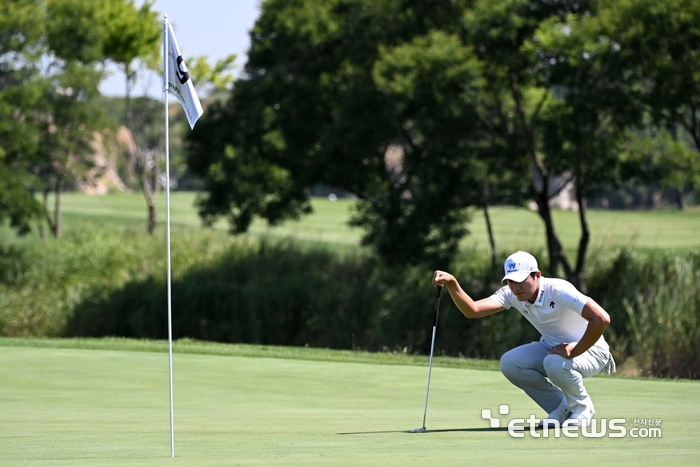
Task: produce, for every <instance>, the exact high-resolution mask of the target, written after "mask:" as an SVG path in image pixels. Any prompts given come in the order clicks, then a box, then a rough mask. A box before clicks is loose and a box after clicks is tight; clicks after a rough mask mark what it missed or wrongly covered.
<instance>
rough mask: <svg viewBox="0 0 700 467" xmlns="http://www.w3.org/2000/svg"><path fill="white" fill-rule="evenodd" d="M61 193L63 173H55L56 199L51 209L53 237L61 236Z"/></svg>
mask: <svg viewBox="0 0 700 467" xmlns="http://www.w3.org/2000/svg"><path fill="white" fill-rule="evenodd" d="M62 193H63V174H61V173H58V174H56V199H55V200H54V211H53V218H54V223H53V226H54V228H53V236H54V237H55V238H61V233H62V232H61V231H62V224H61V194H62Z"/></svg>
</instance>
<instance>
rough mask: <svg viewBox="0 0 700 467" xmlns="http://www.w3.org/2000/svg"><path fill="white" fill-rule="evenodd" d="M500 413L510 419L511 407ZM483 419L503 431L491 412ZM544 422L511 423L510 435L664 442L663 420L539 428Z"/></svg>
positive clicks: (594, 421) (505, 406) (602, 421)
mask: <svg viewBox="0 0 700 467" xmlns="http://www.w3.org/2000/svg"><path fill="white" fill-rule="evenodd" d="M498 413H499V414H500V415H508V414H509V413H510V406H508V404H503V405H500V406H499V407H498ZM481 418H482V419H484V420H488V421H489V424H490V426H491V428H500V427H501V420H500V419H499V418H494V417H492V416H491V409H482V411H481ZM541 421H542V420H541V419H539V418H536V417H535V416H534V415H530V416H529V417H528V418H513V419H511V420H509V421H508V434H509V435H510V436H512V437H513V438H524V437H525V433H526V432H527V433H529V435H530V436H531V437H533V438H549V436H550V430H552V431H553V432H554V433H553V437H554V438H560V437H561V436H562V435H563V436H565V437H567V438H578V437H579V435H580V436H583V437H584V438H603V437H606V436H607V437H608V438H661V419H660V418H633V419H630V420H629V421H628V420H627V419H624V418H611V419H610V420H608V419H605V418H602V419H600V420H599V419H595V418H593V419H591V421H590V422H589V423H587V424H583V425H582V426H578V425H574V424H573V420H566V421H565V422H564V423H562V424H560V423H559V422H558V421H557V420H548V421H547V423H545V424H544V426H543V427H542V426H540V422H541ZM630 426H631V428H630Z"/></svg>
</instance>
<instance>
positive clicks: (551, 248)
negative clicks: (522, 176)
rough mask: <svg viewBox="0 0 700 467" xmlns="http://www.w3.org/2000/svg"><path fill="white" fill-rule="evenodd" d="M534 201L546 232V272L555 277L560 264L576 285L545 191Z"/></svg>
mask: <svg viewBox="0 0 700 467" xmlns="http://www.w3.org/2000/svg"><path fill="white" fill-rule="evenodd" d="M545 186H546V185H545ZM536 202H537V208H538V209H537V211H538V213H539V215H540V217H541V218H542V221H543V222H544V226H545V232H546V234H547V252H548V253H549V270H548V274H549V275H550V276H551V277H557V273H558V270H559V265H561V266H562V268H563V269H564V274H565V276H566V279H567V280H568V281H569V282H571V283H572V284H574V285H575V286H576V287H578V285H579V284H578V280H577V279H576V277H575V276H574V273H573V271H572V270H571V266H570V265H569V261H568V260H567V259H566V254H565V253H564V247H563V246H562V244H561V241H560V240H559V237H558V236H557V233H556V230H555V229H554V221H553V219H552V211H551V209H550V207H549V197H548V196H547V193H546V192H541V193H539V196H538V198H537V199H536Z"/></svg>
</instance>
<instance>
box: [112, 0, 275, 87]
mask: <svg viewBox="0 0 700 467" xmlns="http://www.w3.org/2000/svg"><path fill="white" fill-rule="evenodd" d="M260 1H261V0H156V1H155V3H154V5H153V7H152V10H153V11H157V12H159V13H160V14H159V16H160V18H161V19H162V17H163V14H167V15H168V21H169V22H170V23H171V24H172V25H173V29H174V30H175V37H176V38H177V43H178V45H179V46H180V50H181V51H182V56H183V58H184V59H185V64H187V63H188V62H187V57H193V56H201V55H207V56H208V57H209V59H210V63H213V62H215V61H216V60H219V59H222V58H225V57H226V56H228V55H230V54H232V53H235V54H236V55H237V57H236V61H235V67H236V70H235V71H234V74H237V72H238V71H240V70H241V69H242V68H243V65H244V64H245V62H246V56H247V51H248V47H249V46H250V39H249V37H248V32H249V31H250V29H252V27H253V25H254V24H255V20H256V19H257V18H258V16H259V14H260V7H259V3H260ZM135 3H136V4H137V5H139V6H140V5H142V4H143V0H136V2H135ZM161 30H162V26H161ZM108 71H109V72H110V73H111V76H110V77H108V78H107V79H105V80H104V81H103V82H102V84H101V85H100V92H101V93H102V94H104V95H107V96H123V95H124V86H125V81H124V80H125V78H124V73H123V72H121V71H120V70H119V69H118V68H117V67H116V66H112V65H110V66H109V67H108ZM192 80H193V81H194V83H195V86H196V84H197V77H196V76H193V77H192ZM162 86H163V84H162V77H161V76H158V75H157V74H155V73H151V72H149V73H148V74H147V76H145V77H142V79H141V80H140V81H139V82H137V83H136V85H135V86H134V87H133V90H132V95H134V96H137V95H143V92H144V88H145V89H146V90H147V92H148V94H149V95H150V96H152V97H158V96H161V95H162V94H163V93H162Z"/></svg>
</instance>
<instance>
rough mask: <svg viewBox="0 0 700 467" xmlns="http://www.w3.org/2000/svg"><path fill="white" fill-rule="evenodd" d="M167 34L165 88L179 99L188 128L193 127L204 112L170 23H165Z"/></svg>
mask: <svg viewBox="0 0 700 467" xmlns="http://www.w3.org/2000/svg"><path fill="white" fill-rule="evenodd" d="M167 35H168V40H167V47H168V49H167V53H166V60H167V62H166V64H165V68H166V69H167V73H164V75H165V76H164V78H165V80H166V89H167V91H168V92H169V93H170V94H172V95H173V96H175V97H176V98H177V100H178V101H180V104H182V108H183V109H184V110H185V115H186V116H187V121H188V122H189V123H190V128H194V124H195V123H196V122H197V119H199V117H201V116H202V114H203V113H204V111H203V110H202V104H200V102H199V97H197V92H196V91H195V89H194V84H193V83H192V80H191V79H190V74H189V72H188V71H187V66H186V65H185V60H184V59H183V58H182V53H181V52H180V47H179V46H178V45H177V40H176V39H175V32H174V31H173V27H172V26H171V25H170V23H167Z"/></svg>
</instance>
